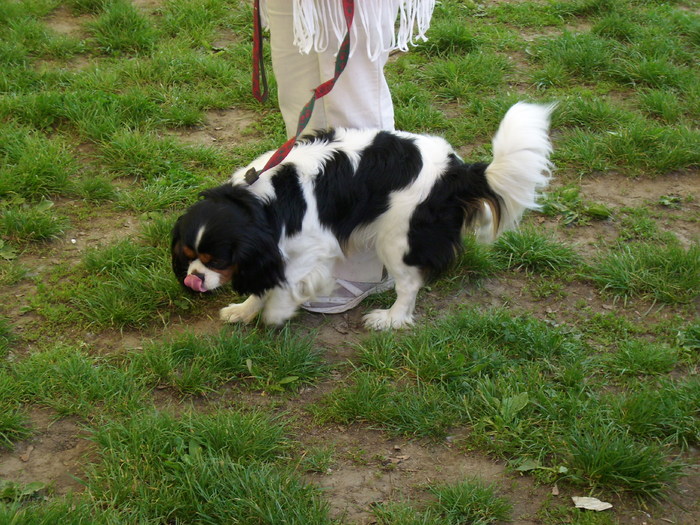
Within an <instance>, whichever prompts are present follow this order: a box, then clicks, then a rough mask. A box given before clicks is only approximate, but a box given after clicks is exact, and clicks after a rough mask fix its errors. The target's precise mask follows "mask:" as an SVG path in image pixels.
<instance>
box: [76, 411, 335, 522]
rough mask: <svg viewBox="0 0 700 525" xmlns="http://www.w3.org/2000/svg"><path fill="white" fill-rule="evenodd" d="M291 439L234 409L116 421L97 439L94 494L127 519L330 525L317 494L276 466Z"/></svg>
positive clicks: (271, 423) (266, 421)
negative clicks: (119, 511)
mask: <svg viewBox="0 0 700 525" xmlns="http://www.w3.org/2000/svg"><path fill="white" fill-rule="evenodd" d="M284 432H285V428H284V426H283V425H281V424H280V423H279V422H278V421H275V420H274V419H272V418H270V417H269V416H267V415H265V414H262V413H260V412H250V413H243V412H240V411H230V410H227V411H222V412H219V413H214V414H207V415H195V414H191V413H190V414H185V415H184V416H182V417H180V418H178V419H175V418H173V417H172V416H169V415H167V414H163V413H158V412H154V413H144V414H143V415H142V416H140V417H136V418H130V419H129V420H127V421H125V422H118V421H114V422H111V423H110V424H107V425H105V426H103V427H102V428H100V429H99V430H98V431H96V432H95V435H94V437H93V439H94V441H95V443H96V444H97V446H98V449H99V454H100V463H99V464H98V465H96V466H95V467H94V469H93V470H92V471H91V472H90V480H89V482H88V489H89V493H90V496H91V498H92V499H93V500H94V501H95V502H104V503H109V505H110V506H112V507H115V508H118V509H124V510H126V511H127V512H122V515H124V517H126V518H127V519H129V518H131V519H137V520H153V519H159V518H160V517H164V516H167V517H168V519H169V520H173V521H177V522H194V521H200V520H205V521H210V520H211V519H212V517H216V518H215V519H216V520H224V521H230V522H242V523H253V522H265V523H275V522H277V523H279V522H280V521H284V522H285V523H299V524H302V523H330V520H329V518H328V516H327V506H326V505H325V504H324V503H323V502H322V501H321V499H320V497H319V494H318V491H317V490H316V489H314V488H312V487H310V486H308V485H306V484H305V483H303V482H302V481H301V479H300V478H299V477H298V476H296V475H295V474H293V473H292V472H290V471H289V470H287V469H286V468H285V467H284V465H283V464H281V465H277V464H276V463H279V460H278V458H280V457H281V456H284V455H285V454H286V452H287V450H288V448H289V445H288V443H287V440H286V439H285V437H284Z"/></svg>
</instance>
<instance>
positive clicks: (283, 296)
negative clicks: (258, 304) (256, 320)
mask: <svg viewBox="0 0 700 525" xmlns="http://www.w3.org/2000/svg"><path fill="white" fill-rule="evenodd" d="M299 305H300V303H299V301H298V300H297V299H295V297H294V295H293V294H292V292H291V290H290V288H288V287H277V288H274V289H273V290H272V291H271V292H270V293H269V294H268V296H267V301H266V302H265V310H263V314H262V318H263V321H264V322H265V324H272V325H281V324H282V323H284V322H286V321H288V320H289V319H291V318H292V317H293V316H294V314H295V313H296V311H297V310H298V309H299Z"/></svg>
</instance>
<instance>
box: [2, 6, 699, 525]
mask: <svg viewBox="0 0 700 525" xmlns="http://www.w3.org/2000/svg"><path fill="white" fill-rule="evenodd" d="M690 6H691V3H689V2H686V1H682V0H681V1H676V2H652V1H646V0H624V1H612V0H574V1H566V2H564V1H540V0H528V1H524V2H491V3H478V2H471V1H462V0H444V1H442V2H440V3H438V4H437V5H436V8H435V16H434V18H433V22H432V27H431V29H430V31H429V32H428V36H429V40H428V41H427V42H421V43H419V44H418V45H417V46H416V47H415V48H412V49H411V52H409V53H397V54H395V55H392V57H391V59H390V61H389V63H388V65H387V68H386V72H387V77H388V81H389V84H390V86H391V90H392V96H393V100H394V106H395V114H396V126H397V128H400V129H405V130H407V131H414V132H424V133H433V134H439V135H443V136H445V137H446V138H447V139H448V140H449V141H450V142H451V143H453V144H454V146H455V149H456V151H457V152H458V153H459V154H460V156H462V157H463V158H465V159H467V160H470V161H484V162H486V161H488V160H489V159H490V157H491V151H490V146H489V140H490V137H491V136H492V135H493V133H494V131H495V130H496V128H497V126H498V123H499V122H500V120H501V118H502V116H503V114H504V113H505V111H506V110H507V109H508V107H509V106H510V105H512V104H513V103H515V102H516V101H519V100H529V101H535V102H537V101H541V102H553V101H556V102H557V103H558V106H557V110H556V112H555V114H554V115H553V123H552V124H553V134H552V136H553V141H554V158H553V160H554V162H555V164H556V167H557V168H556V171H555V172H554V182H553V185H552V186H551V187H550V188H549V189H548V191H547V194H546V195H545V196H544V197H543V198H542V200H541V204H542V209H541V210H540V212H538V213H531V214H528V215H526V216H525V218H524V224H523V225H522V227H521V228H520V229H519V230H517V231H513V232H508V233H507V234H505V235H503V236H502V237H501V238H500V239H499V240H498V241H497V242H496V243H494V244H493V245H492V246H482V245H478V244H476V242H475V241H474V239H473V238H472V237H470V236H467V238H466V239H465V241H464V250H463V251H462V252H461V253H460V254H459V255H458V260H457V261H456V264H455V265H454V267H453V268H452V269H451V270H450V272H449V273H448V275H446V276H445V277H444V278H443V279H441V280H439V281H437V282H435V283H431V284H430V286H429V287H427V288H426V289H425V290H424V291H423V292H421V294H420V296H419V301H418V311H417V324H416V327H415V328H413V329H411V330H409V331H407V332H405V333H388V334H365V333H364V332H362V331H361V330H358V329H357V324H356V317H354V315H355V314H352V313H351V314H349V315H348V316H347V318H342V319H341V318H335V317H334V318H332V319H324V318H321V317H317V316H313V317H312V316H310V315H307V314H300V315H299V317H298V319H296V320H295V321H294V322H292V323H290V324H289V325H287V326H285V327H283V328H282V329H279V330H268V329H266V328H264V327H263V326H262V325H252V326H249V327H219V325H218V322H217V320H216V318H217V308H219V307H220V306H223V305H224V304H226V303H228V302H233V301H238V300H239V299H240V298H238V297H235V296H232V295H231V293H230V292H226V291H222V292H220V293H216V294H211V296H209V297H200V296H196V295H192V294H189V293H187V292H186V291H185V290H184V289H183V288H182V287H181V286H180V285H179V284H178V283H177V282H176V280H175V279H174V278H173V277H172V274H171V270H170V260H169V245H170V230H171V228H172V224H173V221H174V220H175V218H176V217H177V215H178V214H179V213H181V211H182V209H184V207H186V206H187V204H189V203H190V202H192V201H193V200H194V199H196V196H197V194H198V192H199V191H201V190H202V189H203V188H206V187H209V186H212V185H214V184H218V183H220V182H221V181H222V180H225V179H226V178H227V177H228V176H229V175H230V173H231V172H232V171H233V169H235V168H237V167H239V166H241V165H244V164H246V163H248V162H249V161H250V160H251V159H252V158H254V157H255V156H257V155H259V154H260V153H262V152H264V151H267V150H269V149H272V148H274V147H276V146H277V145H279V144H280V143H281V142H282V141H283V139H284V138H285V136H284V125H283V122H282V119H281V116H280V114H279V111H278V110H277V107H276V102H275V101H276V93H277V89H278V86H277V84H276V82H275V79H274V78H271V79H270V80H271V89H272V93H271V98H270V101H269V102H266V103H265V104H260V103H258V102H256V101H255V100H254V99H253V98H252V96H251V95H250V92H251V88H250V82H251V80H250V78H251V77H250V56H251V42H250V39H249V35H250V34H251V31H252V6H251V5H250V4H249V3H247V2H239V1H238V0H227V1H223V0H195V1H184V0H164V1H161V2H155V3H153V2H150V3H143V2H141V3H138V5H137V4H135V3H133V2H128V1H124V0H116V1H111V0H110V1H105V0H70V1H69V2H66V3H65V5H64V6H59V5H58V4H57V3H56V2H53V1H49V0H25V1H23V2H19V3H17V2H9V3H8V2H5V4H4V5H3V9H0V73H1V74H0V200H1V201H2V202H1V203H0V288H2V290H1V292H2V296H3V298H7V299H8V300H3V301H0V448H1V449H3V451H4V452H3V454H6V453H8V452H7V451H9V450H11V449H12V448H13V447H15V448H16V450H17V452H19V451H24V450H26V449H25V448H23V447H25V445H27V444H28V443H30V441H27V440H28V439H29V438H31V439H37V440H44V441H45V442H47V443H51V440H52V439H54V438H55V436H54V434H53V432H54V428H55V427H53V426H49V427H48V429H47V428H44V427H43V426H42V425H35V424H34V423H33V421H34V419H35V417H34V415H35V413H36V411H37V410H41V411H42V412H45V413H48V414H50V415H51V416H52V417H55V418H58V419H61V418H71V421H72V422H75V425H76V426H77V427H79V431H76V434H75V435H72V436H69V437H68V438H67V439H73V440H81V439H84V435H85V434H88V435H89V436H91V437H90V440H91V441H90V444H89V446H88V450H89V452H88V454H87V457H86V460H85V461H84V466H83V467H80V468H77V467H76V468H72V467H71V471H70V472H71V474H73V475H76V476H77V477H78V478H79V479H80V481H81V483H82V486H83V487H85V489H84V490H83V491H82V492H80V493H75V494H73V495H68V496H62V495H61V494H62V491H63V489H64V488H65V487H63V486H61V482H60V481H58V482H57V486H56V487H55V488H54V487H53V486H52V485H51V483H39V484H37V483H33V482H32V481H27V482H23V483H19V482H18V480H13V479H8V480H3V481H2V482H0V522H3V523H4V522H8V523H26V524H32V525H34V524H42V523H45V524H53V523H57V522H66V523H67V524H69V525H72V524H74V523H75V524H76V525H77V524H78V523H86V522H97V523H171V522H172V523H176V522H177V523H194V522H197V523H217V522H222V521H224V522H232V523H233V522H240V523H281V522H284V523H339V522H345V521H347V520H346V519H345V518H346V516H344V515H342V512H343V509H342V508H339V507H338V503H337V501H338V500H336V499H334V496H333V493H332V492H329V491H323V490H320V489H319V488H317V486H316V484H317V481H318V480H321V481H320V484H325V481H329V482H335V478H333V479H332V481H331V479H330V478H329V479H324V477H325V476H342V475H344V469H345V465H346V461H351V462H352V463H353V466H354V468H358V469H361V472H362V474H363V475H366V477H365V478H364V479H366V484H367V485H369V486H371V485H372V484H373V483H374V479H375V478H377V479H379V478H381V477H382V476H383V475H385V474H386V472H385V471H386V470H387V469H386V468H385V466H383V465H382V466H379V465H375V464H374V462H372V461H368V458H369V457H372V455H373V454H375V453H376V454H377V455H384V454H385V453H386V451H385V450H384V449H381V447H383V446H385V445H386V442H385V440H386V439H387V438H393V439H395V440H397V441H396V442H400V441H404V440H407V439H415V440H416V441H415V442H414V443H413V445H412V446H419V447H423V448H426V449H432V447H438V446H443V442H444V440H445V439H446V438H447V437H450V443H451V445H450V446H449V447H447V448H445V449H444V450H442V453H444V454H445V455H447V456H448V457H450V458H454V459H455V462H458V461H459V460H460V457H461V456H462V455H463V454H465V453H468V454H470V455H471V456H473V457H474V458H479V457H482V456H488V461H498V462H500V463H501V464H503V465H504V466H505V467H506V468H507V470H508V474H507V475H505V476H503V477H499V478H498V480H497V481H496V482H495V483H492V482H491V481H489V482H488V483H487V482H485V481H484V480H483V479H481V478H480V477H477V478H474V479H471V478H464V477H459V476H457V477H455V476H451V475H450V473H449V469H447V470H446V471H440V470H439V469H436V470H435V472H434V473H433V475H432V477H431V481H430V482H429V483H425V484H419V483H417V482H416V478H415V476H408V477H407V478H410V479H409V480H408V481H402V478H401V477H400V476H397V477H394V478H392V479H394V481H395V482H396V483H397V485H395V486H394V487H395V490H394V492H392V495H391V496H390V497H387V498H386V501H383V502H381V503H380V504H378V505H376V506H373V507H371V508H370V507H369V506H367V507H364V508H362V509H360V510H362V511H364V514H365V515H364V516H363V518H362V519H365V518H366V519H374V520H375V521H377V523H382V524H397V525H398V524H401V525H408V524H419V523H420V524H438V523H440V524H444V523H493V522H503V521H507V520H512V521H514V522H517V521H518V520H523V519H530V520H532V519H539V520H541V521H543V523H552V524H553V523H562V522H571V523H587V524H611V523H615V522H616V521H618V520H624V519H627V517H628V516H629V515H631V513H632V512H633V511H635V510H638V509H643V510H644V512H648V513H649V514H652V515H653V518H654V519H658V518H659V516H662V517H663V518H668V519H673V520H675V521H678V522H683V521H688V522H689V521H693V520H694V519H695V514H692V512H693V511H692V510H690V511H687V512H686V511H681V510H676V509H677V508H676V507H671V506H669V505H668V498H669V496H670V495H672V494H674V490H676V489H677V487H678V485H677V482H678V480H679V479H680V478H681V477H682V476H687V479H686V480H684V481H683V483H685V484H692V483H694V482H695V481H696V478H697V475H696V474H694V473H693V471H692V470H691V469H688V468H687V467H686V466H685V463H687V462H688V461H689V459H692V450H693V449H694V448H697V446H698V444H699V443H700V425H699V423H698V421H699V420H700V417H699V416H700V413H698V409H697V407H698V406H700V383H699V382H698V380H697V368H698V363H699V362H700V361H699V359H698V352H697V351H698V348H700V329H699V327H698V323H697V320H696V316H695V313H696V312H695V308H694V307H695V305H696V303H697V300H698V299H697V298H698V294H699V292H700V289H699V287H700V283H699V282H698V275H700V268H699V267H698V264H699V261H700V259H699V255H698V253H699V252H698V242H700V239H698V238H697V235H696V234H694V231H695V230H696V225H697V222H698V212H697V209H698V208H697V206H698V203H697V197H696V196H695V195H694V194H695V193H696V192H694V191H693V188H694V178H693V177H694V176H695V175H696V173H697V168H698V166H700V157H699V156H698V155H699V152H700V135H699V134H698V130H697V125H696V123H697V121H698V119H699V118H700V87H699V86H700V82H698V80H699V77H698V71H697V68H696V67H695V66H696V64H697V55H698V44H699V43H700V39H699V35H700V31H699V30H698V21H697V16H696V14H695V13H693V12H692V9H689V8H690ZM58 21H62V22H64V23H65V24H66V26H65V27H63V26H61V27H59V26H58V25H57V24H56V23H57V22H58ZM67 27H69V30H68V29H66V28H67ZM266 48H267V45H266ZM232 110H233V111H234V112H235V115H236V116H238V115H244V116H245V119H246V122H248V123H247V124H246V126H245V128H244V129H243V130H241V132H240V134H239V136H237V137H236V140H235V141H232V140H229V139H228V138H226V139H224V140H222V141H211V142H208V143H199V144H195V143H191V142H190V140H191V139H192V138H196V137H204V136H206V133H207V132H209V131H211V127H212V126H213V124H212V122H213V119H214V118H218V117H222V118H224V117H229V116H230V115H231V111H232ZM222 122H226V121H225V118H224V120H222ZM221 126H222V127H225V126H227V124H225V123H224V124H221ZM215 131H219V130H215ZM195 132H197V133H195ZM226 136H228V135H226ZM183 137H185V138H186V139H187V140H185V139H183ZM622 178H627V179H630V180H632V179H633V183H637V182H638V183H639V184H640V185H645V184H646V185H648V186H649V187H650V188H654V189H650V190H649V195H647V196H645V198H644V199H643V200H642V201H641V202H638V201H637V202H635V199H636V196H637V195H636V193H635V194H634V195H623V194H622V192H621V190H620V188H619V184H618V183H617V182H618V181H619V180H621V179H622ZM592 186H594V187H595V190H596V191H595V193H594V194H595V195H600V197H595V198H594V197H591V194H592V193H591V192H590V188H591V187H592ZM659 188H660V189H659ZM606 192H608V195H606ZM654 192H656V193H654ZM623 203H624V204H623ZM630 203H631V204H630ZM124 225H128V226H129V227H128V228H123V226H124ZM73 238H76V239H78V240H79V241H80V242H78V243H76V244H73V243H71V242H70V240H71V239H73ZM392 301H393V295H392V293H390V292H389V293H385V294H381V295H379V296H378V297H373V298H372V299H370V300H368V301H367V302H366V304H364V306H363V308H366V309H369V308H371V307H374V306H380V307H388V306H389V305H390V304H391V303H392ZM343 323H345V324H343ZM212 327H214V328H212ZM336 331H338V332H342V333H336ZM329 334H330V335H329ZM339 428H351V432H350V433H348V432H344V435H343V436H342V437H341V436H340V435H339V433H338V432H339V431H338V429H339ZM355 435H357V436H358V440H359V441H358V443H359V444H357V445H355V444H354V443H353V444H352V445H348V441H347V439H349V436H355ZM454 436H459V438H458V439H457V440H456V441H455V440H454V439H453V437H454ZM363 439H366V442H363V441H362V440H363ZM17 452H13V453H14V454H16V453H17ZM33 454H35V455H36V454H38V451H37V450H34V452H33ZM33 459H34V457H32V460H33ZM39 459H43V458H39ZM411 461H415V462H416V463H417V464H418V466H417V468H418V469H421V468H423V467H425V463H424V461H426V460H422V459H420V458H417V457H416V458H411ZM421 461H423V463H421ZM433 466H434V465H430V467H431V468H432V467H433ZM375 467H376V468H378V469H380V470H378V471H376V472H374V471H372V469H374V468H375ZM392 467H393V465H392ZM400 468H403V466H399V467H397V469H400ZM329 469H330V474H329ZM382 469H383V470H382ZM402 472H405V471H402ZM309 473H311V474H309ZM521 476H524V477H527V478H528V480H530V479H532V480H534V481H535V482H536V483H537V484H539V485H545V486H549V485H551V484H554V483H556V484H557V486H558V487H560V488H562V489H563V490H565V491H567V492H571V493H581V494H584V493H591V494H594V495H600V497H601V498H603V499H606V500H610V499H612V498H616V496H617V495H621V496H623V497H621V498H619V499H617V500H616V501H617V503H615V508H614V510H613V511H612V512H609V513H607V514H605V513H601V514H595V515H593V514H584V513H581V512H579V511H578V510H576V509H572V508H570V507H569V506H568V505H566V504H564V503H562V502H561V501H560V500H558V499H556V498H545V499H544V500H543V501H541V502H539V501H538V502H536V503H537V505H538V506H539V508H538V510H536V511H533V513H534V514H533V516H535V517H533V516H527V517H523V516H522V515H519V510H518V505H517V498H523V497H527V498H532V497H533V496H532V494H533V493H531V492H529V489H528V488H523V487H524V485H523V484H522V483H521V480H520V477H521ZM9 477H12V476H9ZM310 480H314V481H310ZM526 481H527V480H526ZM527 487H529V485H527ZM535 490H539V489H535ZM679 494H680V495H676V496H674V497H678V498H680V499H681V506H682V507H683V508H691V507H692V505H691V504H690V503H689V502H688V501H687V500H684V499H683V498H684V496H683V493H679ZM408 496H410V497H411V499H410V500H408V499H406V498H407V497H408ZM626 496H631V497H626ZM655 501H660V502H663V503H662V504H661V505H660V506H659V507H655V506H654V505H655V503H654V502H655ZM358 502H359V503H358V505H359V504H362V503H363V501H361V496H358ZM513 503H516V505H515V506H514V507H513V505H512V504H513ZM534 506H535V505H534V504H533V507H534ZM358 508H359V507H358ZM680 508H681V507H678V509H680ZM659 509H662V510H659ZM669 509H670V510H669ZM674 513H675V514H674ZM370 514H373V516H374V518H370V516H369V515H370ZM650 519H651V518H650Z"/></svg>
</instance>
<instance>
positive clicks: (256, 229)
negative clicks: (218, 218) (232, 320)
mask: <svg viewBox="0 0 700 525" xmlns="http://www.w3.org/2000/svg"><path fill="white" fill-rule="evenodd" d="M202 196H203V197H204V198H205V199H209V200H210V201H215V202H217V201H218V202H220V203H226V204H227V206H226V209H227V212H230V213H231V214H232V215H229V216H228V219H229V220H228V224H227V225H226V228H227V230H228V231H229V232H230V234H231V239H232V253H231V258H232V260H231V264H232V266H233V267H234V268H235V271H234V274H233V278H232V283H231V284H232V285H233V288H234V290H236V291H237V292H238V293H240V294H255V295H262V294H263V293H265V292H267V291H268V290H271V289H272V288H274V287H275V286H278V285H280V284H282V283H283V282H284V281H285V276H284V258H283V257H282V253H281V252H280V249H279V244H278V243H279V238H280V233H281V232H280V231H279V229H278V228H277V227H276V221H275V220H274V218H273V217H272V216H271V215H270V213H269V210H268V209H267V208H266V207H265V206H264V205H263V203H262V202H261V201H260V199H259V198H258V197H257V196H256V195H254V194H253V193H252V192H251V191H250V190H249V189H248V188H247V187H245V186H238V185H232V184H224V185H223V186H219V187H217V188H213V189H211V190H207V191H204V192H202ZM228 205H233V206H228ZM234 210H240V211H238V212H236V211H234Z"/></svg>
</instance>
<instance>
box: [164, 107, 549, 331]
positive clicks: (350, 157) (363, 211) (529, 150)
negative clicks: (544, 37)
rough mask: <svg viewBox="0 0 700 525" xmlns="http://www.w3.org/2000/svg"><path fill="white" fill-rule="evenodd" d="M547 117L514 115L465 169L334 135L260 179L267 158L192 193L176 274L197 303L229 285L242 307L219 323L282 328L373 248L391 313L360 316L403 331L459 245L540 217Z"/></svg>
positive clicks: (363, 136)
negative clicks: (345, 266)
mask: <svg viewBox="0 0 700 525" xmlns="http://www.w3.org/2000/svg"><path fill="white" fill-rule="evenodd" d="M553 109H554V106H553V105H548V106H547V105H539V104H529V103H525V102H519V103H517V104H515V105H514V106H512V107H511V108H510V109H509V110H508V111H507V113H506V114H505V116H504V118H503V120H502V121H501V123H500V125H499V128H498V131H497V132H496V134H495V136H494V138H493V157H492V161H491V162H490V163H488V164H487V163H472V164H470V163H466V162H464V161H463V160H462V159H460V157H459V156H458V155H457V154H456V153H455V151H454V150H453V148H452V147H451V146H450V145H449V144H448V143H447V141H445V140H444V139H442V138H440V137H435V136H430V135H419V134H412V133H407V132H400V131H381V130H366V129H365V130H363V129H343V128H338V129H329V130H322V131H316V132H313V133H311V134H308V135H305V136H303V137H301V138H300V139H298V140H297V143H296V144H295V146H294V148H293V149H292V150H291V152H290V153H289V155H288V156H287V158H286V159H285V160H284V161H283V162H282V163H281V164H279V165H277V166H275V167H273V168H270V169H268V170H267V171H264V172H262V173H259V171H260V170H261V169H262V168H263V167H264V166H265V164H266V163H267V161H268V159H270V158H271V156H272V154H273V153H274V152H268V153H266V154H263V155H262V156H260V157H259V158H257V159H256V160H254V161H253V162H252V163H251V164H250V165H249V166H247V167H245V168H242V169H240V170H238V171H236V172H235V173H234V174H233V176H232V177H231V179H230V181H229V182H228V183H226V184H224V185H222V186H219V187H216V188H213V189H209V190H206V191H204V192H202V193H201V199H200V200H199V201H198V202H196V203H195V204H194V205H192V206H191V207H190V208H189V209H188V210H187V211H186V213H185V214H184V215H182V216H181V217H180V218H179V219H178V220H177V221H176V223H175V226H174V228H173V233H172V266H173V270H174V272H175V275H176V276H177V278H178V279H179V281H180V282H181V283H182V284H183V285H184V286H186V287H187V288H188V289H190V290H193V291H196V292H209V291H211V290H215V289H217V288H220V287H221V286H223V285H226V284H228V283H230V284H231V285H232V286H233V289H234V290H235V291H236V292H238V293H239V294H244V295H249V297H248V298H247V299H246V300H245V301H243V302H242V303H238V304H231V305H229V306H227V307H225V308H223V309H221V311H220V317H221V319H222V320H223V321H226V322H231V323H235V322H243V323H248V322H250V321H252V320H253V319H255V318H256V316H257V315H258V314H259V313H260V312H262V319H263V321H264V322H265V323H266V324H271V325H279V324H282V323H284V322H285V321H287V320H288V319H290V318H291V317H292V316H293V315H294V314H295V312H296V311H297V309H298V308H299V307H300V305H302V304H303V303H305V302H307V301H310V300H313V299H314V298H315V297H316V296H319V295H324V294H327V293H328V291H329V290H330V289H332V287H333V284H334V278H333V276H332V269H333V266H334V264H335V263H336V261H338V260H340V259H343V258H344V257H345V256H346V254H348V253H350V252H353V251H355V250H374V251H375V252H376V254H377V256H378V258H379V259H380V260H381V262H382V263H383V264H384V266H385V268H386V271H387V273H388V275H389V277H391V278H393V280H394V282H395V289H396V301H395V302H394V303H393V305H392V306H391V307H390V308H388V309H377V310H374V311H372V312H370V313H368V314H366V315H365V316H364V323H365V326H367V327H368V328H370V329H376V330H386V329H398V328H404V327H407V326H410V325H411V324H413V313H414V308H415V303H416V296H417V294H418V291H419V290H420V288H421V287H422V286H423V285H424V284H425V283H426V282H428V281H430V280H431V279H435V278H436V277H438V276H439V275H440V274H442V273H443V272H445V270H447V269H448V268H449V267H450V265H451V263H453V262H454V260H455V258H456V256H457V255H458V253H459V251H460V249H461V248H462V246H463V244H462V238H463V236H464V235H467V234H470V233H475V234H476V235H477V238H478V239H479V240H480V241H483V242H492V241H493V240H494V239H495V238H496V237H497V236H498V235H499V234H500V233H501V232H503V231H505V230H508V229H512V228H514V227H516V226H517V224H518V223H519V221H520V219H521V217H522V215H523V213H524V212H525V210H528V209H537V208H538V205H537V198H538V194H539V190H541V189H542V188H544V187H545V186H546V185H547V184H548V182H549V180H550V177H551V168H552V166H551V163H550V160H549V157H550V154H551V151H552V146H551V143H550V140H549V125H550V117H551V113H552V111H553ZM251 174H252V175H253V177H251ZM254 179H255V180H254Z"/></svg>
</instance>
